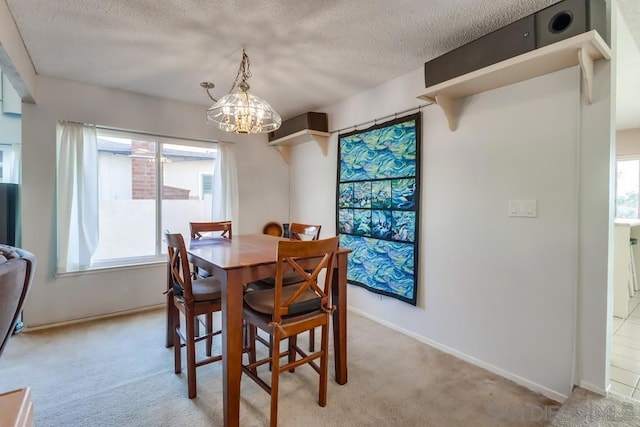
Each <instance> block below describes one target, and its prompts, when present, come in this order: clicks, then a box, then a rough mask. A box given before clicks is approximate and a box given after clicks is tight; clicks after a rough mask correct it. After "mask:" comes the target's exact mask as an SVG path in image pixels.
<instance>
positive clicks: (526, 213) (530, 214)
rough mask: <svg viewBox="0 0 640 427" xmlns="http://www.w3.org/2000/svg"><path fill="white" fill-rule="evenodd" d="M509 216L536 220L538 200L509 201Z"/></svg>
mask: <svg viewBox="0 0 640 427" xmlns="http://www.w3.org/2000/svg"><path fill="white" fill-rule="evenodd" d="M509 216H519V217H526V218H535V217H536V216H538V207H537V201H536V200H509Z"/></svg>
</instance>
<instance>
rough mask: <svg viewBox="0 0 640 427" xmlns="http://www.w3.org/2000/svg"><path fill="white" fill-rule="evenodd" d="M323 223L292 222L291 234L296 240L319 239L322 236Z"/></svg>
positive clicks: (290, 226)
mask: <svg viewBox="0 0 640 427" xmlns="http://www.w3.org/2000/svg"><path fill="white" fill-rule="evenodd" d="M321 227H322V226H321V225H312V224H300V223H297V222H292V223H291V225H289V235H290V236H291V239H294V240H318V239H319V238H320V228H321Z"/></svg>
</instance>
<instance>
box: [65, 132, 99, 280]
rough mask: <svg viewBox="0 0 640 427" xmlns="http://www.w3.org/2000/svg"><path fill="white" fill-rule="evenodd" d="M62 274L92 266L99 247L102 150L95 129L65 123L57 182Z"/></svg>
mask: <svg viewBox="0 0 640 427" xmlns="http://www.w3.org/2000/svg"><path fill="white" fill-rule="evenodd" d="M57 187H58V188H57V200H58V206H57V208H58V209H57V212H58V271H74V270H81V269H83V268H87V267H89V266H90V265H91V257H92V256H93V254H94V252H95V251H96V248H97V247H98V149H97V137H96V128H95V126H90V125H81V124H76V123H64V124H63V125H62V132H61V133H60V141H59V152H58V182H57Z"/></svg>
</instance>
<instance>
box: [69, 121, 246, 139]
mask: <svg viewBox="0 0 640 427" xmlns="http://www.w3.org/2000/svg"><path fill="white" fill-rule="evenodd" d="M59 122H60V123H73V124H76V125H83V126H95V127H96V129H102V130H113V131H116V132H127V133H133V134H136V135H144V136H155V137H157V138H172V139H183V140H186V141H195V142H206V143H209V144H211V143H218V142H220V141H217V140H210V139H198V138H185V137H182V136H172V135H162V134H159V133H149V132H140V131H137V130H129V129H122V128H115V127H110V126H102V125H94V124H92V123H82V122H74V121H72V120H59ZM224 142H226V143H231V144H235V142H230V141H224Z"/></svg>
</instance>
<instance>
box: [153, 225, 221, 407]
mask: <svg viewBox="0 0 640 427" xmlns="http://www.w3.org/2000/svg"><path fill="white" fill-rule="evenodd" d="M165 238H166V241H167V251H168V254H169V278H170V280H171V282H170V283H171V285H172V286H171V288H170V289H169V293H170V297H171V299H172V300H173V304H170V305H169V306H168V307H167V309H169V310H170V313H171V316H172V318H173V328H174V330H173V333H174V339H173V343H174V345H173V348H174V364H175V373H176V374H179V373H180V372H181V371H182V359H181V355H182V347H186V348H187V382H188V390H189V399H192V398H194V397H196V368H197V367H198V366H202V365H205V364H207V363H211V362H216V361H218V360H222V355H215V356H211V354H210V348H211V342H212V338H213V337H214V336H215V335H219V334H220V333H221V331H215V332H213V331H211V330H210V329H211V325H212V323H210V322H207V333H206V334H205V335H202V336H196V332H195V324H194V322H196V321H198V316H200V315H205V316H206V318H207V319H211V318H212V317H213V313H214V312H216V311H220V310H221V305H222V294H221V285H220V282H219V281H218V279H216V278H215V277H213V276H211V277H207V278H203V279H197V280H192V276H191V271H190V269H189V261H188V259H187V250H186V248H185V244H184V239H183V237H182V234H171V233H168V232H165ZM180 313H182V314H183V315H184V319H185V323H186V324H185V327H184V333H183V331H181V330H180ZM204 339H206V340H207V350H209V351H208V354H207V357H206V358H204V359H201V360H196V343H197V342H199V341H202V340H204Z"/></svg>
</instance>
